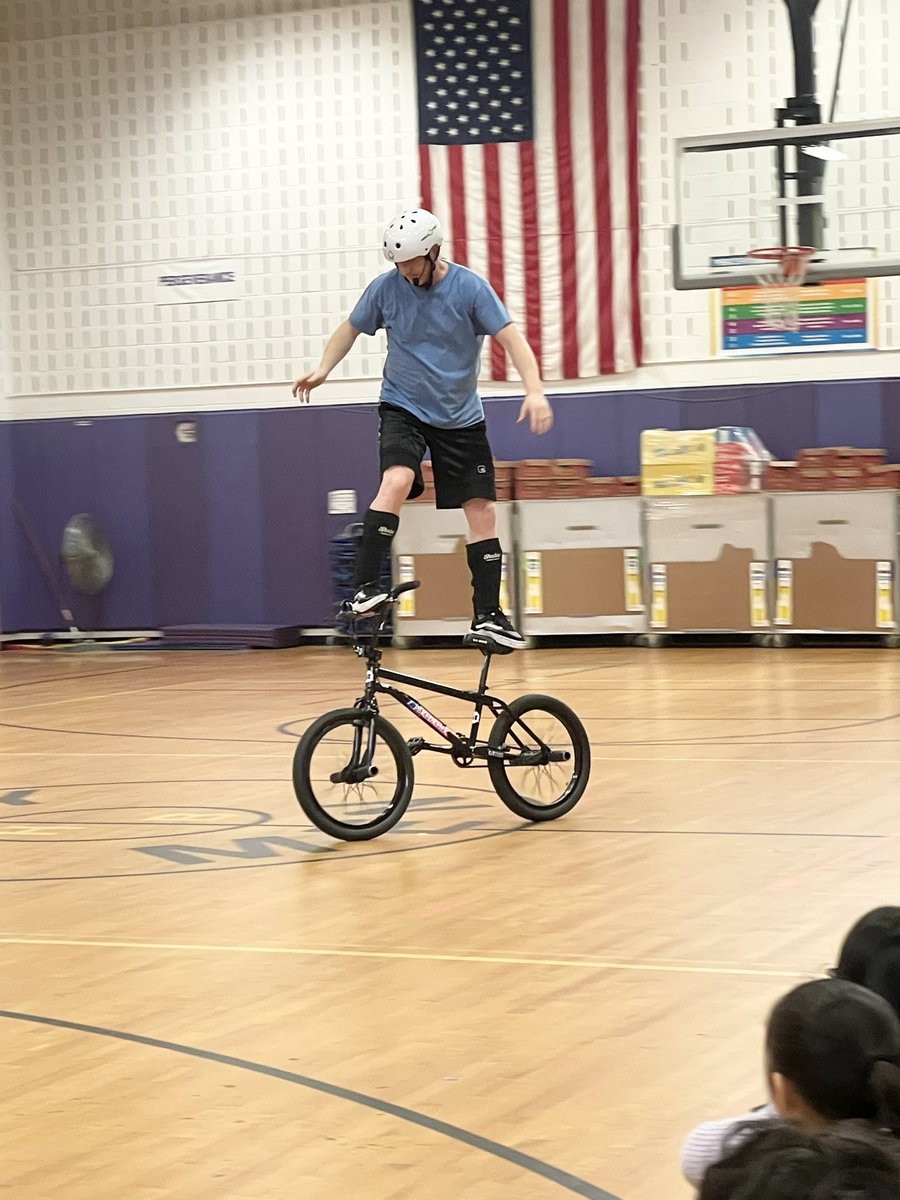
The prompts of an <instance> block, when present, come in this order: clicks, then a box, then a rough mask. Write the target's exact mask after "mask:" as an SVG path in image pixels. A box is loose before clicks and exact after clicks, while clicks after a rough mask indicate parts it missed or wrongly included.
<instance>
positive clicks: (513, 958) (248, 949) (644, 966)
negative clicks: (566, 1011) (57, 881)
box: [0, 937, 803, 979]
mask: <svg viewBox="0 0 900 1200" xmlns="http://www.w3.org/2000/svg"><path fill="white" fill-rule="evenodd" d="M0 945H6V946H89V947H93V948H95V949H98V948H99V949H117V950H187V951H198V950H200V951H204V952H212V953H224V954H287V955H295V956H298V957H314V958H374V959H404V960H407V961H411V962H455V963H484V964H488V965H500V966H527V967H573V968H579V969H582V970H587V971H651V972H653V971H656V972H662V973H664V974H682V975H752V976H759V977H762V978H768V979H798V978H802V977H803V975H802V972H798V971H776V970H768V969H763V968H759V967H739V966H734V967H721V966H718V967H716V966H701V965H697V966H674V965H671V964H659V963H653V962H646V963H635V962H612V961H606V960H605V959H590V958H532V957H526V956H524V955H493V954H426V953H415V952H411V951H397V950H340V949H336V948H334V947H323V948H320V949H313V948H309V947H301V946H207V945H195V944H191V943H187V944H182V943H173V942H112V941H89V940H82V939H69V938H17V937H0Z"/></svg>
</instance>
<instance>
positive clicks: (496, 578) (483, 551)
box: [466, 538, 503, 617]
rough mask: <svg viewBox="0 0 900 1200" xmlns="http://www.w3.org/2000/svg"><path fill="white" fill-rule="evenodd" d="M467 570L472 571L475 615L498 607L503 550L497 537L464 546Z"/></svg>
mask: <svg viewBox="0 0 900 1200" xmlns="http://www.w3.org/2000/svg"><path fill="white" fill-rule="evenodd" d="M466 557H467V558H468V560H469V570H470V571H471V572H472V598H473V600H474V604H475V615H476V617H477V616H478V615H479V613H485V612H490V611H491V609H494V608H499V607H500V578H501V573H502V566H503V551H502V550H501V549H500V539H499V538H485V540H484V541H483V542H470V543H469V545H468V546H466Z"/></svg>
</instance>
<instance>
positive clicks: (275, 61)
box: [0, 0, 900, 412]
mask: <svg viewBox="0 0 900 1200" xmlns="http://www.w3.org/2000/svg"><path fill="white" fill-rule="evenodd" d="M611 2H615V0H611ZM535 3H549V0H535ZM844 3H845V0H821V3H820V5H819V13H818V18H817V28H818V31H819V47H818V51H819V79H820V95H822V96H823V97H826V96H828V95H830V88H831V81H832V78H833V73H834V63H835V57H836V50H837V41H838V36H839V29H840V20H841V18H842V15H843V8H844ZM643 6H644V11H643V28H644V46H643V58H644V67H643V75H642V86H643V97H642V126H641V153H642V186H643V200H642V223H643V257H642V284H643V291H644V308H645V314H646V334H647V353H648V359H649V362H650V364H651V365H652V364H670V365H671V366H672V368H673V369H675V367H676V365H677V364H678V363H696V362H697V361H698V360H703V359H707V358H708V356H709V350H710V347H709V336H710V321H709V307H708V305H709V297H708V295H707V293H705V292H696V293H690V292H687V293H677V292H675V291H673V290H672V287H671V271H670V264H669V250H668V230H669V226H670V225H671V223H672V221H673V219H674V211H675V208H674V206H675V199H676V198H675V194H674V172H673V166H674V163H673V148H672V143H673V139H674V138H675V137H678V136H683V135H689V134H700V133H708V132H715V131H720V130H723V129H728V128H732V129H738V128H750V127H754V126H757V127H765V126H770V125H771V124H772V110H773V108H774V106H775V104H776V103H780V102H781V101H782V100H783V99H784V97H785V96H787V95H788V94H790V92H791V91H792V82H793V73H792V56H791V50H790V38H789V31H788V22H787V15H786V10H785V7H784V3H783V0H729V3H727V4H726V3H724V2H723V0H643ZM898 45H900V0H855V2H854V15H853V22H852V28H851V35H850V40H849V43H848V48H847V55H846V59H845V64H844V77H843V84H842V93H841V102H840V107H839V110H838V117H839V119H842V120H843V119H852V118H858V117H877V116H883V115H889V114H895V113H896V114H900V70H898V69H897V67H896V65H895V59H896V53H897V52H896V47H897V46H898ZM411 50H412V32H411V28H410V11H409V3H408V0H65V3H62V2H61V0H7V2H6V3H3V4H0V221H2V223H3V228H4V229H5V234H6V241H7V244H8V256H9V269H10V278H9V280H8V287H6V286H3V285H4V282H5V281H4V280H3V279H2V277H0V289H2V292H3V297H4V298H2V299H0V352H2V345H3V338H4V335H5V337H6V343H7V367H6V375H7V391H8V392H9V393H10V394H13V395H21V396H23V397H25V398H26V399H25V400H24V401H23V402H22V404H21V405H20V406H19V409H18V411H21V412H28V411H35V412H38V411H40V410H41V405H42V403H43V404H44V408H45V409H46V411H50V407H51V406H50V402H49V401H44V402H41V401H39V400H38V399H37V398H38V397H41V396H44V397H47V396H49V395H50V394H61V395H68V394H71V393H75V392H84V393H88V394H89V395H91V394H94V393H98V392H109V393H110V394H111V395H115V396H116V397H118V399H117V400H116V403H117V404H123V403H127V401H124V400H123V399H122V398H123V397H127V396H129V395H135V394H136V393H138V392H140V391H146V390H148V389H159V390H160V395H161V394H162V391H163V390H164V391H165V393H166V395H167V397H171V396H177V397H178V398H179V403H181V404H182V405H184V404H187V405H189V404H191V403H192V400H191V389H194V388H204V387H205V388H213V389H215V391H214V393H213V394H212V395H213V396H214V398H215V402H216V403H222V402H232V403H241V402H242V401H241V400H239V399H237V400H235V399H234V397H236V396H238V395H239V394H240V395H242V396H246V397H248V400H247V402H251V400H250V399H249V397H251V395H252V396H253V397H255V398H257V399H258V397H259V396H260V391H259V389H261V388H266V387H269V388H270V389H272V390H273V392H274V394H276V395H278V396H281V395H283V392H284V389H283V387H281V386H280V385H281V384H283V382H284V381H286V380H289V379H290V378H292V377H293V376H294V374H295V372H296V371H298V370H299V369H301V368H302V367H304V366H305V365H306V364H308V363H311V362H314V361H316V360H317V359H318V356H319V353H320V351H321V345H322V341H323V339H324V338H325V337H326V336H327V334H328V333H329V332H330V330H331V329H332V328H333V327H334V325H335V324H336V322H337V320H339V319H340V317H341V316H343V315H345V314H346V312H347V311H348V310H349V308H350V306H351V305H352V303H353V302H354V300H355V299H356V296H357V295H358V293H359V291H360V289H361V288H362V286H363V285H364V284H365V283H366V282H367V281H368V279H369V278H371V276H372V275H373V274H374V273H375V272H377V271H378V270H380V269H381V260H380V257H379V255H378V252H377V247H376V246H374V245H373V241H374V236H373V235H374V234H376V233H377V230H378V229H379V227H380V225H381V224H382V222H384V221H385V220H387V219H388V218H389V217H391V216H392V215H393V214H394V212H395V211H396V209H397V208H398V207H399V206H401V205H403V204H405V203H408V202H409V201H410V200H413V199H415V197H416V193H417V186H418V181H417V157H416V150H415V142H416V113H415V107H414V103H413V96H414V77H413V70H414V68H413V61H412V53H411ZM401 96H404V97H405V98H406V101H405V102H402V101H401V100H400V97H401ZM701 167H702V164H701ZM767 186H768V180H767V181H766V187H767ZM691 187H692V188H693V189H694V193H695V198H696V200H697V202H698V203H699V204H701V205H705V206H706V208H707V210H708V213H709V216H710V218H711V219H715V218H716V217H717V215H719V214H721V216H722V217H723V218H728V219H732V220H735V219H738V218H744V219H749V218H750V217H752V216H753V214H754V211H755V207H756V205H755V200H754V196H755V194H756V193H758V192H761V191H763V190H765V189H761V188H760V186H759V181H758V180H756V179H754V175H753V168H752V167H751V166H749V165H748V164H746V163H744V164H743V165H742V164H741V163H740V162H739V161H738V160H737V158H735V160H734V162H733V163H732V164H731V170H730V171H729V172H728V173H721V172H720V173H717V174H714V175H710V174H709V172H708V171H705V172H704V170H703V169H701V170H700V172H699V174H698V175H697V176H696V177H695V178H692V180H691ZM864 187H865V197H864V198H863V199H862V203H863V204H864V205H873V204H875V205H880V206H881V209H882V211H881V214H880V216H877V215H876V216H871V215H870V216H869V217H867V218H863V217H862V216H861V215H860V211H859V210H860V202H861V196H860V193H859V190H858V189H855V188H854V187H852V186H850V187H845V188H843V189H842V192H843V194H842V195H840V196H839V197H838V199H839V201H840V204H841V207H842V208H843V210H844V211H843V213H842V215H841V216H840V218H839V226H840V229H841V231H842V233H843V234H844V235H845V236H846V237H848V238H849V237H850V236H851V235H856V234H859V236H860V238H861V239H862V238H863V237H867V238H872V237H873V234H874V237H875V239H877V240H880V242H881V244H882V245H884V246H885V248H887V249H890V250H892V251H893V252H894V253H900V228H898V223H897V222H896V221H895V220H894V218H893V212H894V208H895V204H896V197H897V195H898V194H900V155H898V157H896V158H894V159H893V160H891V161H890V162H888V163H884V162H882V163H878V164H875V165H873V166H870V167H868V168H867V175H866V178H865V181H864ZM879 222H880V224H879ZM732 228H733V227H732ZM719 233H720V234H721V233H722V230H720V231H719ZM708 234H709V231H707V235H708ZM708 248H713V243H710V244H709V246H708V247H707V245H706V244H701V248H700V251H699V252H702V253H704V254H705V253H706V252H707V249H708ZM224 259H227V260H229V261H230V262H236V263H237V265H238V268H239V293H238V297H237V298H236V299H233V300H228V301H221V302H218V303H209V304H203V305H195V306H190V307H188V306H165V307H160V306H157V305H156V304H155V281H156V279H157V277H158V276H159V275H160V274H164V273H166V271H167V270H168V269H170V268H171V267H172V266H173V265H174V264H184V263H189V262H201V263H202V262H203V261H204V260H209V261H221V260H224ZM2 262H3V255H2V254H0V271H2ZM879 287H880V289H881V293H882V297H883V304H882V306H881V311H882V315H883V343H884V344H885V345H886V346H888V347H896V348H897V349H898V350H900V287H898V284H897V283H896V282H895V281H893V280H887V281H884V282H883V283H881V284H880V285H879ZM5 309H6V310H8V311H4V310H5ZM382 347H383V343H382V341H381V339H360V341H359V343H357V348H355V350H354V352H353V353H352V354H351V355H350V356H349V357H348V359H347V360H346V362H345V363H344V364H343V365H342V367H341V368H339V369H338V370H337V371H336V372H335V377H336V378H338V379H341V378H343V379H344V380H348V381H349V380H352V379H365V380H369V381H372V382H371V383H369V384H367V385H365V390H366V392H367V394H373V393H374V391H375V387H376V385H375V383H374V381H375V380H377V378H378V376H379V375H380V373H381V366H382ZM836 357H837V358H841V359H842V360H843V361H842V365H841V367H840V368H837V367H836V368H835V369H845V361H846V360H845V359H844V356H836ZM819 361H820V362H821V360H819ZM776 368H777V369H778V370H779V371H795V372H796V371H797V370H809V371H813V370H817V369H819V367H817V365H816V364H815V363H810V364H809V365H807V366H797V365H796V364H790V365H787V364H785V363H784V360H782V364H781V365H778V364H777V363H776ZM2 369H3V368H2V358H0V371H2ZM739 369H743V368H738V367H736V366H734V365H733V364H730V365H729V364H723V363H715V364H713V363H709V364H708V370H709V373H710V380H709V381H710V382H712V381H713V378H712V376H713V374H714V373H716V372H718V373H719V374H720V375H722V377H723V378H724V377H725V376H726V375H728V374H729V372H731V373H732V375H733V373H734V372H736V371H738V370H739ZM753 369H754V370H755V371H757V372H761V371H764V370H765V369H766V366H765V364H760V365H756V366H754V368H753ZM860 369H861V370H865V369H868V368H867V367H866V364H860ZM684 370H685V371H688V372H689V373H690V375H691V378H692V379H694V378H696V379H699V376H698V375H697V373H696V371H694V369H693V368H692V367H691V368H685V369H684ZM648 375H652V372H645V373H643V374H641V373H638V374H636V375H635V376H633V377H631V378H629V379H622V380H616V381H608V382H609V383H610V384H612V385H614V386H623V387H628V386H638V385H640V384H642V383H643V384H645V385H646V384H647V383H648V382H651V383H652V382H654V381H658V379H659V376H658V375H656V376H653V377H652V378H650V379H648ZM732 375H729V378H730V377H732ZM347 388H348V390H349V391H353V393H354V394H357V395H358V394H359V391H360V389H359V387H358V386H354V387H351V386H350V385H349V384H348V385H347ZM229 397H230V400H229ZM198 402H199V401H198ZM204 402H212V399H210V400H208V401H204Z"/></svg>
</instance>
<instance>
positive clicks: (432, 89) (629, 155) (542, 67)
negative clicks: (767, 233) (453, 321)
mask: <svg viewBox="0 0 900 1200" xmlns="http://www.w3.org/2000/svg"><path fill="white" fill-rule="evenodd" d="M413 3H414V9H415V31H416V60H417V69H418V93H419V169H420V178H421V185H420V187H421V195H422V204H423V206H424V207H425V208H429V209H431V210H432V211H434V212H435V213H436V214H437V216H438V217H439V219H440V221H441V223H442V225H443V227H444V230H445V237H446V253H447V257H449V258H452V259H453V260H454V261H455V262H458V263H462V264H463V265H465V266H469V267H471V268H472V269H473V270H475V271H478V272H479V273H480V274H482V275H485V276H486V277H487V278H488V279H490V281H491V283H492V284H493V286H494V288H495V289H496V291H497V292H498V293H499V295H500V296H501V297H502V298H503V299H504V301H505V302H506V305H507V307H508V308H509V309H510V312H511V313H512V316H513V318H514V319H515V320H516V321H517V322H518V323H519V325H520V327H521V328H522V329H523V331H524V333H525V335H526V337H527V338H528V340H529V342H530V343H531V346H532V349H533V350H534V351H535V354H536V355H537V358H538V361H539V362H540V364H541V368H542V372H543V375H544V378H545V379H583V378H588V377H590V376H594V375H600V374H608V373H612V372H616V371H627V370H630V369H632V368H633V367H635V366H638V365H639V364H640V362H641V357H642V339H641V316H640V294H639V282H640V280H639V264H638V254H639V230H640V216H639V208H638V61H639V39H640V0H535V2H534V3H533V4H532V3H530V0H506V2H505V3H497V0H413ZM491 375H492V377H493V378H494V379H497V380H502V379H507V378H508V377H509V375H508V365H507V362H506V356H505V354H504V352H503V350H502V347H500V346H499V345H497V344H496V343H493V345H492V349H491Z"/></svg>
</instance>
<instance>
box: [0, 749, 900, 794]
mask: <svg viewBox="0 0 900 1200" xmlns="http://www.w3.org/2000/svg"><path fill="white" fill-rule="evenodd" d="M95 736H97V737H103V736H106V737H109V736H110V735H109V734H106V735H104V734H96V735H95ZM116 736H117V737H122V736H128V735H122V734H117V735H116ZM135 736H136V735H135ZM161 740H163V741H165V738H162V739H161ZM204 740H205V741H210V742H216V741H217V739H216V738H206V739H204ZM263 740H265V739H263V738H260V741H263ZM781 744H783V745H790V743H789V742H787V743H781ZM821 744H822V745H823V746H825V745H828V746H831V745H834V742H833V741H831V742H822V743H821ZM862 744H863V745H869V743H862ZM876 744H878V743H876ZM817 745H818V743H817ZM284 746H285V748H284V749H282V750H267V751H265V752H264V753H262V754H247V753H245V752H243V751H240V750H228V751H217V750H208V751H205V752H203V753H196V752H194V751H184V752H181V751H161V750H147V751H144V752H143V753H141V752H140V751H138V750H98V751H96V752H91V751H90V750H75V751H69V750H67V751H66V758H67V759H68V758H128V759H134V758H152V759H154V760H155V759H157V758H179V759H180V758H215V759H216V760H217V761H221V760H222V759H223V758H224V759H229V758H250V759H256V758H278V759H283V758H284V754H285V750H290V747H291V741H290V739H288V738H285V743H284ZM708 748H709V747H705V746H703V745H698V746H697V749H698V750H704V749H708ZM647 749H648V747H646V746H641V745H637V746H635V753H634V754H617V755H611V754H602V755H601V754H598V752H597V747H596V746H594V747H593V761H594V764H595V765H596V764H597V763H602V762H610V763H615V762H623V763H632V764H633V763H635V762H648V763H667V762H672V763H684V762H689V763H696V762H703V763H711V764H715V763H742V764H743V765H744V766H748V767H749V766H755V765H757V764H760V765H766V766H771V765H775V766H783V767H793V766H796V765H797V763H812V764H815V765H816V766H820V767H833V766H847V767H858V766H859V765H860V764H861V763H865V767H866V770H867V771H868V770H869V769H870V768H871V767H891V766H896V765H897V764H898V763H900V758H881V759H876V760H874V761H873V760H872V759H868V758H865V759H864V758H758V757H757V756H756V755H753V756H752V757H750V758H722V757H718V756H716V757H713V758H702V757H701V756H700V755H699V754H689V755H684V756H681V757H672V756H670V755H667V756H666V757H663V756H662V755H652V756H647V755H646V753H645V756H644V757H641V756H639V755H638V754H637V751H639V750H641V751H644V752H646V750H647ZM649 749H652V747H649ZM753 749H754V747H753V746H752V745H751V746H748V747H747V750H748V751H750V750H753ZM3 757H4V759H7V758H42V759H46V757H47V751H46V750H4V751H3ZM287 778H288V776H285V779H287ZM454 778H458V777H454ZM93 782H94V781H90V782H85V783H84V784H82V783H81V782H80V781H79V780H75V781H74V782H73V783H71V784H70V785H68V786H70V787H73V788H74V787H79V786H84V787H89V786H91V783H93ZM108 782H109V783H118V782H119V780H117V779H111V780H109V781H108ZM131 782H132V783H135V782H143V781H141V780H131ZM146 782H149V783H160V782H162V783H166V782H169V783H185V782H186V783H210V782H212V783H258V782H260V781H259V780H256V779H249V780H248V779H214V780H206V779H198V780H193V779H188V780H183V779H172V780H168V781H166V780H158V779H151V780H148V781H146ZM263 782H265V783H280V782H283V781H282V780H279V779H268V780H263ZM4 786H6V787H10V788H12V787H21V786H22V785H21V783H15V784H12V783H10V784H5V785H4V784H0V788H2V787H4ZM32 786H33V787H34V788H36V789H37V788H40V787H42V786H43V785H42V784H41V783H40V782H37V783H33V785H32ZM429 786H432V787H441V786H443V784H431V785H429ZM413 804H415V798H413Z"/></svg>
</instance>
